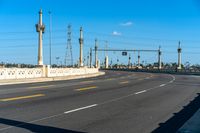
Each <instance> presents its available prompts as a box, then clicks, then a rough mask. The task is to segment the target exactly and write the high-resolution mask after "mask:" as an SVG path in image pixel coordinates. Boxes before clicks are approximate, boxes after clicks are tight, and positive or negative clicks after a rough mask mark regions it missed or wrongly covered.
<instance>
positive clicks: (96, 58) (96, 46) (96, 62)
mask: <svg viewBox="0 0 200 133" xmlns="http://www.w3.org/2000/svg"><path fill="white" fill-rule="evenodd" d="M94 49H95V68H97V67H98V55H97V54H98V53H97V49H98V44H97V39H95V48H94Z"/></svg>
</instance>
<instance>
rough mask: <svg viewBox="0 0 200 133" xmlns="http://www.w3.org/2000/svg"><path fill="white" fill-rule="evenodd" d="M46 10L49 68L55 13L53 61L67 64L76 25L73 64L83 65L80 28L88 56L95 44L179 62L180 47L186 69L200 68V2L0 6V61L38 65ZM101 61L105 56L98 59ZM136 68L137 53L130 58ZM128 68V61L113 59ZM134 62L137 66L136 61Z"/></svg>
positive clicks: (37, 0) (36, 1)
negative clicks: (38, 26) (40, 27)
mask: <svg viewBox="0 0 200 133" xmlns="http://www.w3.org/2000/svg"><path fill="white" fill-rule="evenodd" d="M40 8H42V9H43V17H44V20H43V22H44V24H45V25H46V32H45V34H44V63H45V64H48V63H49V33H48V29H49V15H48V11H51V12H52V60H53V62H54V63H56V59H55V58H56V57H60V62H61V61H62V62H63V60H64V56H65V47H66V40H67V38H66V30H67V25H68V24H71V25H72V35H73V36H72V47H73V55H74V60H75V61H77V60H78V49H79V47H78V46H79V44H78V35H79V28H80V26H83V29H84V55H85V56H87V53H88V51H89V48H90V47H94V40H95V38H97V39H98V40H99V47H100V48H104V47H105V44H106V43H105V41H108V47H109V48H117V49H124V48H126V49H158V46H159V45H161V47H162V51H163V54H162V55H163V56H162V60H163V61H164V62H176V61H177V53H176V51H177V46H178V41H179V40H180V41H181V45H182V48H183V63H185V62H187V61H189V62H191V63H193V64H196V63H199V61H200V59H199V58H198V57H199V56H200V45H199V44H200V39H199V35H200V1H199V0H166V1H163V0H153V1H150V0H118V1H116V0H98V1H97V0H59V1H58V0H57V1H56V0H17V1H16V0H0V61H3V62H12V63H31V64H36V63H37V46H38V43H37V42H38V40H37V37H38V35H37V33H36V31H35V24H36V23H37V22H38V11H39V9H40ZM99 54H100V55H99V57H100V59H103V58H104V53H99ZM129 54H131V56H132V62H133V63H134V62H136V56H137V53H129ZM108 55H109V57H110V58H112V60H113V62H116V60H117V58H118V59H119V60H120V62H122V63H124V64H126V63H127V62H128V57H122V56H121V53H119V52H110V53H108ZM134 59H135V60H134ZM141 60H142V61H144V62H147V63H152V62H156V61H157V53H141Z"/></svg>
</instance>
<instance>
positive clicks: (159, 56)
mask: <svg viewBox="0 0 200 133" xmlns="http://www.w3.org/2000/svg"><path fill="white" fill-rule="evenodd" d="M160 48H161V47H160V46H159V50H158V69H159V70H160V69H161V68H162V64H161V54H162V52H161V50H160Z"/></svg>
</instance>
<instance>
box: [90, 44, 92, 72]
mask: <svg viewBox="0 0 200 133" xmlns="http://www.w3.org/2000/svg"><path fill="white" fill-rule="evenodd" d="M90 68H92V48H90Z"/></svg>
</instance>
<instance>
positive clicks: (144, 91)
mask: <svg viewBox="0 0 200 133" xmlns="http://www.w3.org/2000/svg"><path fill="white" fill-rule="evenodd" d="M144 92H147V90H143V91H139V92H136V93H135V95H138V94H141V93H144Z"/></svg>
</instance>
